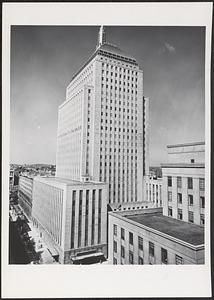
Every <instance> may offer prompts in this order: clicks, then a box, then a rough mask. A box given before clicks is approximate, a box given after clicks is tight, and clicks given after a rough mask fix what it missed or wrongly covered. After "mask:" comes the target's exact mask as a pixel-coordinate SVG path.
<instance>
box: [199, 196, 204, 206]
mask: <svg viewBox="0 0 214 300" xmlns="http://www.w3.org/2000/svg"><path fill="white" fill-rule="evenodd" d="M200 207H201V208H205V198H204V197H203V196H201V197H200Z"/></svg>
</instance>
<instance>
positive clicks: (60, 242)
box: [32, 177, 108, 264]
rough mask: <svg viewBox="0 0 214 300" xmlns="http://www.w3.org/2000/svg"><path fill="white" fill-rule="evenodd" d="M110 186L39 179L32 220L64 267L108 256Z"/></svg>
mask: <svg viewBox="0 0 214 300" xmlns="http://www.w3.org/2000/svg"><path fill="white" fill-rule="evenodd" d="M107 197H108V189H107V185H106V184H104V183H101V182H90V181H88V182H85V183H83V182H79V181H73V180H69V179H67V180H66V179H62V178H55V177H36V178H35V181H34V188H33V209H32V220H33V223H34V224H35V225H36V226H37V227H38V230H39V231H40V233H41V237H42V238H43V239H44V241H45V243H46V244H47V246H48V248H49V250H50V251H51V253H52V255H53V256H58V259H59V262H60V263H62V264H75V263H82V262H83V260H84V259H85V258H87V257H90V256H100V257H103V256H104V257H106V255H107V245H106V243H107V237H106V232H107V228H106V226H107Z"/></svg>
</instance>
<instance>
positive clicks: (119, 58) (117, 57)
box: [98, 50, 137, 69]
mask: <svg viewBox="0 0 214 300" xmlns="http://www.w3.org/2000/svg"><path fill="white" fill-rule="evenodd" d="M98 54H101V55H102V56H101V57H100V60H105V61H107V62H110V63H111V62H113V63H114V64H115V63H118V64H120V65H121V64H122V66H126V67H132V68H134V69H136V68H137V62H136V61H135V60H134V59H131V58H128V57H124V56H121V55H118V54H115V53H109V52H106V51H103V50H99V51H98ZM106 57H107V58H106ZM109 58H110V59H109ZM111 58H112V59H113V60H111ZM121 61H124V62H125V63H129V64H125V63H123V62H121ZM133 65H134V66H133ZM112 67H113V66H112Z"/></svg>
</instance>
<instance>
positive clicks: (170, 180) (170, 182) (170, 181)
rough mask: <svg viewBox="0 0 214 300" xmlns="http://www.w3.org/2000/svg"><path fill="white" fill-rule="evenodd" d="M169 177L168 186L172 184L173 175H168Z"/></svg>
mask: <svg viewBox="0 0 214 300" xmlns="http://www.w3.org/2000/svg"><path fill="white" fill-rule="evenodd" d="M167 179H168V186H172V177H171V176H168V177H167Z"/></svg>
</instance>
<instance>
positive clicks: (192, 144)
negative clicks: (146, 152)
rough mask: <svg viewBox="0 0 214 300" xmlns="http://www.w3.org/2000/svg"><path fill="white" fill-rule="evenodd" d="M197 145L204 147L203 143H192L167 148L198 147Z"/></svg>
mask: <svg viewBox="0 0 214 300" xmlns="http://www.w3.org/2000/svg"><path fill="white" fill-rule="evenodd" d="M198 145H205V142H194V143H185V144H175V145H167V148H176V147H189V146H198Z"/></svg>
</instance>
